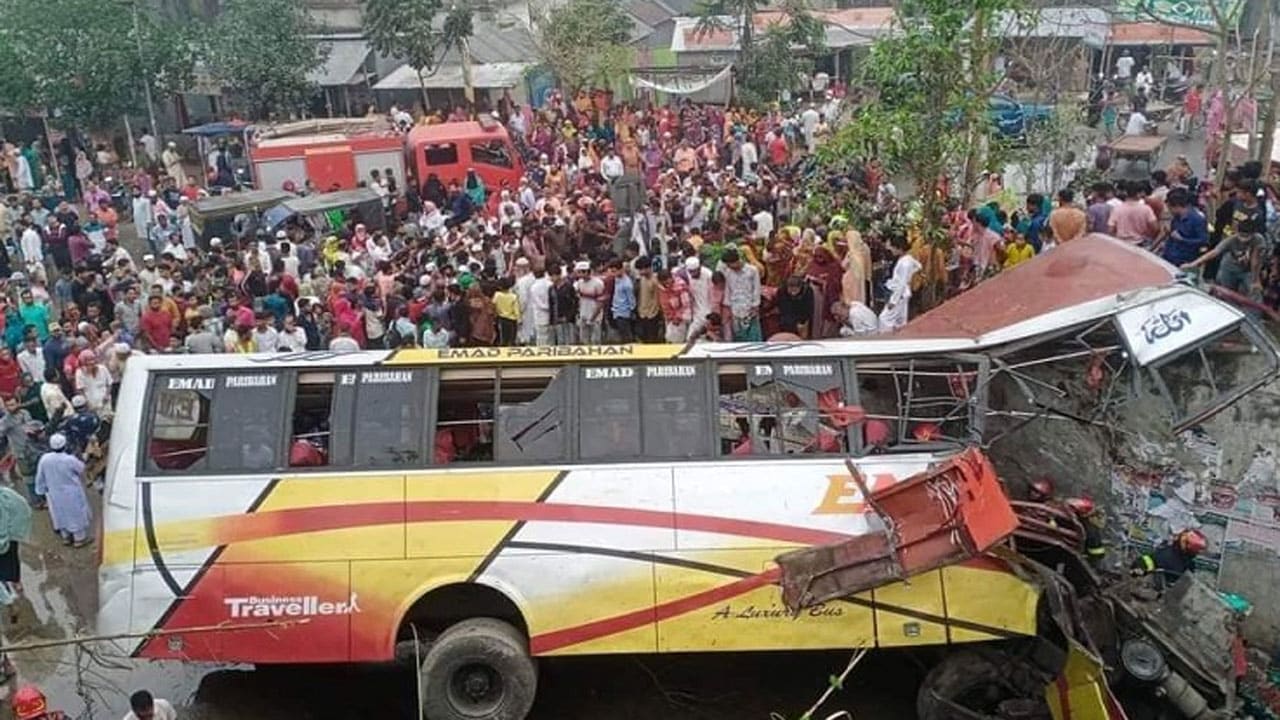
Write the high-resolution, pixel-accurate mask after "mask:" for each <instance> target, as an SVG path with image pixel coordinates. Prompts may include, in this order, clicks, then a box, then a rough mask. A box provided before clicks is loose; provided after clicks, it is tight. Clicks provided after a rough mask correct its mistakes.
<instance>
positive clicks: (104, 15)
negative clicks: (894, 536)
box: [0, 0, 196, 125]
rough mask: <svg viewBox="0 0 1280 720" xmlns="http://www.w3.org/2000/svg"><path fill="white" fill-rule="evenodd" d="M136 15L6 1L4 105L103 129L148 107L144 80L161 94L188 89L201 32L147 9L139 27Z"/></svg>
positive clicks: (0, 16)
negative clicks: (57, 116) (196, 33)
mask: <svg viewBox="0 0 1280 720" xmlns="http://www.w3.org/2000/svg"><path fill="white" fill-rule="evenodd" d="M134 10H135V9H134V8H131V7H129V6H128V5H127V4H125V5H121V4H118V3H110V4H107V5H103V4H102V3H101V2H94V1H93V0H48V1H47V2H30V0H0V63H2V64H3V67H4V69H5V70H4V72H3V73H0V105H2V106H3V107H4V109H6V110H15V111H22V110H30V111H44V110H49V111H54V112H58V113H61V114H62V115H64V116H66V117H68V118H70V119H72V120H73V121H77V122H83V123H86V124H89V125H99V124H105V123H110V122H114V121H116V120H118V119H119V117H120V116H121V115H123V114H125V113H130V112H138V111H140V110H141V109H142V108H143V107H144V91H143V85H142V82H143V79H144V78H146V79H147V80H148V81H150V83H151V89H152V92H153V93H155V94H156V95H163V94H166V93H171V92H175V91H177V90H179V89H181V88H184V87H186V86H188V85H189V84H190V82H191V79H192V72H193V70H194V67H195V59H196V47H195V42H194V40H195V33H194V32H192V31H190V30H188V29H186V28H184V27H181V26H178V25H176V24H173V23H171V22H170V21H168V20H166V19H163V18H159V17H155V16H153V15H151V14H150V13H148V12H145V11H144V10H143V9H142V8H137V11H138V15H137V18H136V22H135V17H134ZM139 46H141V49H139ZM139 68H145V71H144V72H140V70H139Z"/></svg>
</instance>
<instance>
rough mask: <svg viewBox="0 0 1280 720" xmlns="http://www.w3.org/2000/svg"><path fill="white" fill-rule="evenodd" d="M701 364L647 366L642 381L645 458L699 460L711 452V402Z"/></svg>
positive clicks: (641, 426)
mask: <svg viewBox="0 0 1280 720" xmlns="http://www.w3.org/2000/svg"><path fill="white" fill-rule="evenodd" d="M705 374H706V370H704V369H703V367H702V366H701V365H646V366H645V367H644V376H643V378H642V379H641V387H642V388H643V390H642V392H641V393H640V409H641V416H640V417H641V420H640V435H641V437H642V438H643V439H644V456H645V457H653V458H695V457H702V456H704V455H706V452H707V399H706V385H705V384H704V380H703V377H704V375H705Z"/></svg>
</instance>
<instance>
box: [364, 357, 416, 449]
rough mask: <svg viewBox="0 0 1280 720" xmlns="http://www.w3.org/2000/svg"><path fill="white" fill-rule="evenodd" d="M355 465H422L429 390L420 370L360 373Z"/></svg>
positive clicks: (366, 371) (378, 370)
mask: <svg viewBox="0 0 1280 720" xmlns="http://www.w3.org/2000/svg"><path fill="white" fill-rule="evenodd" d="M356 375H357V376H358V377H357V378H356V409H355V422H354V423H353V424H354V428H353V429H352V433H351V434H352V440H353V449H352V464H354V465H355V466H357V467H402V466H405V465H415V464H417V463H419V462H421V460H422V458H421V442H422V434H423V430H424V422H425V421H424V418H423V416H424V414H425V413H424V411H425V409H426V404H425V397H426V393H425V387H424V383H423V373H422V371H420V370H384V369H377V370H361V371H359V372H357V373H356Z"/></svg>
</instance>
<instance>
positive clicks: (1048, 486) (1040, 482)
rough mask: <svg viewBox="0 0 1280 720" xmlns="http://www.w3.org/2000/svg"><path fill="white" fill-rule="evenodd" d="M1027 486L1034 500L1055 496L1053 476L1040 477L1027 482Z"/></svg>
mask: <svg viewBox="0 0 1280 720" xmlns="http://www.w3.org/2000/svg"><path fill="white" fill-rule="evenodd" d="M1027 488H1028V489H1029V491H1030V492H1028V495H1030V496H1031V499H1032V500H1048V499H1049V498H1051V497H1053V478H1051V477H1038V478H1036V479H1034V480H1032V481H1031V482H1029V483H1027Z"/></svg>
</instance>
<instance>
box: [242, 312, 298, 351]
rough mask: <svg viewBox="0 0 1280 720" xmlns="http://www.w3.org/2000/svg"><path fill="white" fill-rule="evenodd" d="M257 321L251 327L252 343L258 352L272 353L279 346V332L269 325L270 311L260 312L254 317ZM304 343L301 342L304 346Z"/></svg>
mask: <svg viewBox="0 0 1280 720" xmlns="http://www.w3.org/2000/svg"><path fill="white" fill-rule="evenodd" d="M255 320H257V323H256V324H255V325H254V328H253V343H254V345H255V346H257V349H258V352H263V353H273V352H276V351H277V350H278V349H279V348H280V333H278V332H276V329H275V328H274V327H271V313H266V312H261V313H258V316H257V317H256V318H255ZM305 345H306V343H305V342H304V343H303V346H304V347H305Z"/></svg>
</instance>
